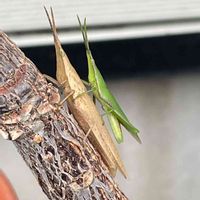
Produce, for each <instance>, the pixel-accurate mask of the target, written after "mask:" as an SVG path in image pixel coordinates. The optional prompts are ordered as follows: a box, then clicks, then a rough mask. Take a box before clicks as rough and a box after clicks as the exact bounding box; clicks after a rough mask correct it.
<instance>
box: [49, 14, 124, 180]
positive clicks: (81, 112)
mask: <svg viewBox="0 0 200 200" xmlns="http://www.w3.org/2000/svg"><path fill="white" fill-rule="evenodd" d="M51 14H52V20H51V19H50V17H49V15H48V12H47V16H48V19H49V22H50V25H51V28H52V31H53V36H54V43H55V49H56V60H57V69H56V70H57V72H56V77H57V80H58V82H59V83H60V84H62V83H64V93H65V95H66V96H67V95H68V94H70V93H71V92H72V91H73V92H74V93H73V95H71V97H69V98H68V99H67V103H68V106H69V109H70V111H71V112H72V113H73V115H74V117H75V118H76V120H77V121H78V123H79V125H80V126H81V128H82V129H83V130H84V132H85V134H87V133H88V132H90V133H89V136H88V137H89V140H90V141H91V142H92V144H93V145H94V147H95V148H96V149H97V151H98V152H99V153H100V154H101V156H102V157H103V159H104V161H105V163H106V165H107V166H108V168H109V170H110V172H111V174H112V175H115V174H116V170H117V169H119V170H120V171H121V172H122V174H123V175H124V176H125V177H126V171H125V167H124V165H123V162H122V161H121V159H120V156H119V153H118V151H117V149H116V147H115V144H114V143H113V141H112V138H111V137H110V135H109V133H108V131H107V129H106V127H105V125H104V124H103V122H102V118H101V116H100V115H99V113H98V111H97V109H96V106H95V105H94V103H93V101H92V99H91V98H90V96H89V95H88V94H87V90H86V88H85V86H84V84H83V83H82V80H81V79H80V77H79V76H78V74H77V72H76V71H75V69H74V68H73V66H72V65H71V63H70V61H69V59H68V57H67V55H66V54H65V52H64V51H63V49H62V47H61V44H60V41H59V39H58V36H57V32H56V27H55V22H54V17H53V12H51ZM82 93H84V94H83V95H80V94H82ZM78 95H80V96H79V97H78V98H76V97H77V96H78Z"/></svg>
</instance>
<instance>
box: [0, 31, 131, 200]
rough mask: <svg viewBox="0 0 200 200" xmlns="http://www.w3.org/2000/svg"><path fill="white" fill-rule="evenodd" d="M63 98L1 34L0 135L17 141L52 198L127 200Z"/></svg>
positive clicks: (14, 141) (62, 199)
mask: <svg viewBox="0 0 200 200" xmlns="http://www.w3.org/2000/svg"><path fill="white" fill-rule="evenodd" d="M59 102H60V94H59V92H58V90H57V89H56V88H55V87H54V86H53V85H52V84H50V83H47V81H46V79H45V78H44V76H43V75H42V74H41V73H40V72H39V71H38V70H37V68H36V67H35V65H34V64H33V63H32V62H31V61H30V60H29V59H27V58H26V57H25V55H24V54H23V53H22V52H21V51H20V50H19V49H18V48H17V47H16V45H15V44H14V43H13V42H11V41H10V40H9V38H8V37H7V36H6V35H5V34H4V33H0V134H1V135H2V136H3V137H4V138H5V139H12V140H13V143H14V144H15V146H16V147H17V149H18V151H19V152H20V154H21V155H22V157H23V158H24V160H25V162H26V163H27V165H28V166H29V167H30V169H31V170H32V172H33V173H34V175H35V177H36V178H37V180H38V182H39V184H40V186H41V187H42V189H43V191H44V192H45V194H46V195H47V196H48V198H49V199H51V200H65V199H66V200H78V199H80V200H86V199H87V200H90V199H91V200H101V199H105V200H117V199H120V200H121V199H127V197H125V195H124V194H123V193H122V192H121V191H120V189H119V188H118V186H117V184H116V183H115V181H114V180H113V178H112V177H111V176H110V174H109V171H108V169H107V167H106V165H105V164H104V163H103V161H102V159H101V157H100V155H99V154H98V152H97V151H96V150H95V148H94V147H93V146H92V145H91V144H90V142H89V140H88V139H86V138H85V134H84V132H83V131H82V130H81V129H80V127H79V126H78V123H77V122H76V121H75V119H74V118H73V116H72V115H71V114H70V113H69V112H68V110H67V106H66V105H64V106H63V107H61V108H60V107H58V103H59Z"/></svg>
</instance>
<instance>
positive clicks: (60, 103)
mask: <svg viewBox="0 0 200 200" xmlns="http://www.w3.org/2000/svg"><path fill="white" fill-rule="evenodd" d="M73 94H74V91H73V90H72V91H71V92H70V93H69V94H68V95H67V96H66V97H65V98H64V99H63V100H61V101H60V102H59V103H58V104H57V106H56V107H57V110H60V108H61V106H62V105H63V104H64V103H65V101H66V100H67V99H68V98H69V97H71V96H72V95H73Z"/></svg>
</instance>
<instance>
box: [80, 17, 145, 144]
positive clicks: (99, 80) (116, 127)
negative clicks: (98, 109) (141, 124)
mask: <svg viewBox="0 0 200 200" xmlns="http://www.w3.org/2000/svg"><path fill="white" fill-rule="evenodd" d="M78 21H79V24H80V28H81V32H82V35H83V40H84V44H85V49H86V56H87V61H88V71H89V73H88V81H89V83H88V84H89V85H90V86H91V88H92V92H93V95H94V97H95V98H96V99H97V100H98V101H99V102H100V104H101V105H102V107H103V109H104V110H105V112H106V114H107V116H108V120H109V123H110V125H111V128H112V131H113V133H114V136H115V138H116V140H117V142H118V143H121V142H122V141H123V134H122V131H121V125H123V126H124V127H125V128H126V129H127V130H128V131H129V132H130V133H131V135H132V136H133V137H134V138H135V139H136V140H137V141H138V142H139V143H141V140H140V138H139V136H138V133H139V130H138V129H136V128H135V127H134V126H133V125H132V124H131V123H130V122H129V120H128V118H127V117H126V115H125V114H124V112H123V110H122V109H121V107H120V105H119V104H118V102H117V100H116V99H115V97H114V96H113V95H112V93H111V91H110V90H109V89H108V87H107V85H106V83H105V81H104V79H103V77H102V75H101V73H100V71H99V70H98V68H97V66H96V64H95V61H94V59H93V57H92V53H91V51H90V47H89V42H88V37H87V29H86V19H85V20H84V25H82V24H81V21H80V19H79V17H78Z"/></svg>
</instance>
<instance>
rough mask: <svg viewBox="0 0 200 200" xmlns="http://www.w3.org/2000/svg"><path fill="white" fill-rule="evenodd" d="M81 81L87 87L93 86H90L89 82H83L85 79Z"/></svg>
mask: <svg viewBox="0 0 200 200" xmlns="http://www.w3.org/2000/svg"><path fill="white" fill-rule="evenodd" d="M81 80H82V82H83V84H84V85H86V86H91V84H90V83H89V82H87V81H85V80H83V79H81Z"/></svg>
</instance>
